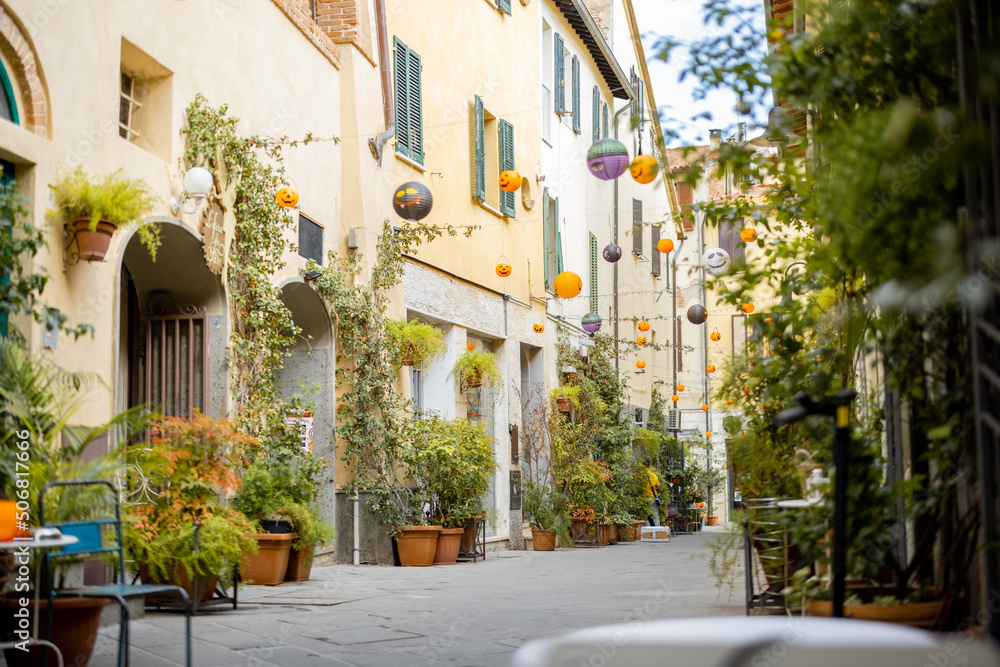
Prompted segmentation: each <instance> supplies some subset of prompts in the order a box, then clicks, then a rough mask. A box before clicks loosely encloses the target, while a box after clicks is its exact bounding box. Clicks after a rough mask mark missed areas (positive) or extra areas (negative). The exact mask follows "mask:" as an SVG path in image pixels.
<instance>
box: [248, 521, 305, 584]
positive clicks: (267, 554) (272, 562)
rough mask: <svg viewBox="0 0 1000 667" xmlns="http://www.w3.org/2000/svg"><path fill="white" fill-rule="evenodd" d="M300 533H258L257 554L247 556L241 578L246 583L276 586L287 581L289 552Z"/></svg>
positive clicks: (255, 536) (256, 537) (254, 536)
mask: <svg viewBox="0 0 1000 667" xmlns="http://www.w3.org/2000/svg"><path fill="white" fill-rule="evenodd" d="M298 536H299V535H298V533H258V534H256V535H252V536H251V537H253V538H254V539H255V540H257V553H255V554H245V555H244V556H243V560H242V561H241V562H240V578H241V579H242V580H243V581H245V582H246V583H248V584H249V583H253V584H262V585H264V586H275V585H277V584H280V583H281V582H282V581H284V579H285V572H286V571H287V570H288V552H289V551H290V550H291V548H292V540H294V539H295V538H297V537H298Z"/></svg>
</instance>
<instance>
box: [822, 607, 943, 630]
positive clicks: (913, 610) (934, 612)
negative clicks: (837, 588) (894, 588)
mask: <svg viewBox="0 0 1000 667" xmlns="http://www.w3.org/2000/svg"><path fill="white" fill-rule="evenodd" d="M942 604H943V602H942V601H941V600H937V601H935V602H916V603H913V604H896V605H887V604H845V605H844V618H856V619H858V620H861V621H883V622H885V623H897V624H899V625H909V626H911V627H914V628H930V627H931V626H932V625H934V623H935V622H936V621H937V619H938V617H939V616H940V615H941V606H942ZM806 615H807V616H833V602H831V601H829V600H807V601H806Z"/></svg>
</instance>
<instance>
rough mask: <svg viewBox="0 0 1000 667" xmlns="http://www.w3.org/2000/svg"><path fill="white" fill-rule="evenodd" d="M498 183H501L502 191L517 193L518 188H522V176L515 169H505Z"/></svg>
mask: <svg viewBox="0 0 1000 667" xmlns="http://www.w3.org/2000/svg"><path fill="white" fill-rule="evenodd" d="M497 181H498V182H499V183H500V189H501V190H503V191H504V192H517V190H518V188H520V187H521V174H519V173H517V172H516V171H514V170H513V169H505V170H504V171H501V172H500V178H498V179H497Z"/></svg>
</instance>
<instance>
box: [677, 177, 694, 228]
mask: <svg viewBox="0 0 1000 667" xmlns="http://www.w3.org/2000/svg"><path fill="white" fill-rule="evenodd" d="M692 203H694V193H693V192H692V190H691V185H690V184H688V183H684V182H683V181H678V182H677V205H678V206H680V207H681V219H682V222H683V224H684V230H685V231H688V232H690V231H691V230H693V229H694V212H693V211H692V210H691V204H692Z"/></svg>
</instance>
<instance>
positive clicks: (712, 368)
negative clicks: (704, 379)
mask: <svg viewBox="0 0 1000 667" xmlns="http://www.w3.org/2000/svg"><path fill="white" fill-rule="evenodd" d="M705 370H706V371H707V372H709V373H714V372H715V364H709V365H708V366H705Z"/></svg>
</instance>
